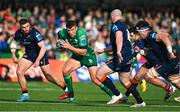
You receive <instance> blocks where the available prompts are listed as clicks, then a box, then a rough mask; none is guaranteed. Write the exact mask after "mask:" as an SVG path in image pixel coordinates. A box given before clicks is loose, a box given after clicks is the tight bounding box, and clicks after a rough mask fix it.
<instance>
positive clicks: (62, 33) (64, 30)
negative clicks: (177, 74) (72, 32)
mask: <svg viewBox="0 0 180 112" xmlns="http://www.w3.org/2000/svg"><path fill="white" fill-rule="evenodd" d="M57 34H58V35H59V36H63V35H66V34H67V30H66V28H63V29H60V30H59V31H58V33H57Z"/></svg>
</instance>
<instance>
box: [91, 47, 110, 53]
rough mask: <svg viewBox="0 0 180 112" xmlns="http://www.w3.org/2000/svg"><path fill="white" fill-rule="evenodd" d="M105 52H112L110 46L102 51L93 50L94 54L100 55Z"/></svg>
mask: <svg viewBox="0 0 180 112" xmlns="http://www.w3.org/2000/svg"><path fill="white" fill-rule="evenodd" d="M105 52H112V46H110V47H106V48H104V49H96V50H94V53H95V54H102V53H105Z"/></svg>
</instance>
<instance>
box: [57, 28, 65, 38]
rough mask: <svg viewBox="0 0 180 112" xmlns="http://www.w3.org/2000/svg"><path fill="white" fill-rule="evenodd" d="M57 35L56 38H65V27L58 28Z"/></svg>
mask: <svg viewBox="0 0 180 112" xmlns="http://www.w3.org/2000/svg"><path fill="white" fill-rule="evenodd" d="M57 35H58V39H65V29H62V30H60V31H59V32H58V33H57Z"/></svg>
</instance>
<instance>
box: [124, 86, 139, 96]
mask: <svg viewBox="0 0 180 112" xmlns="http://www.w3.org/2000/svg"><path fill="white" fill-rule="evenodd" d="M134 86H135V87H137V84H134ZM130 94H131V91H130V90H129V89H127V91H126V93H125V95H126V96H127V97H129V95H130Z"/></svg>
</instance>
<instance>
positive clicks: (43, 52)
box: [33, 41, 46, 67]
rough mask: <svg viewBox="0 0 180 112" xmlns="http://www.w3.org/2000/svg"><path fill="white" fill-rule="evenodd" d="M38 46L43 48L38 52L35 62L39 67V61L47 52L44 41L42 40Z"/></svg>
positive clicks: (35, 65)
mask: <svg viewBox="0 0 180 112" xmlns="http://www.w3.org/2000/svg"><path fill="white" fill-rule="evenodd" d="M38 46H39V47H40V48H41V49H40V52H39V54H38V57H37V58H36V61H35V62H34V64H33V66H34V67H37V66H39V62H40V60H41V58H42V57H43V56H44V54H45V52H46V47H45V43H44V41H41V42H39V43H38Z"/></svg>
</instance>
